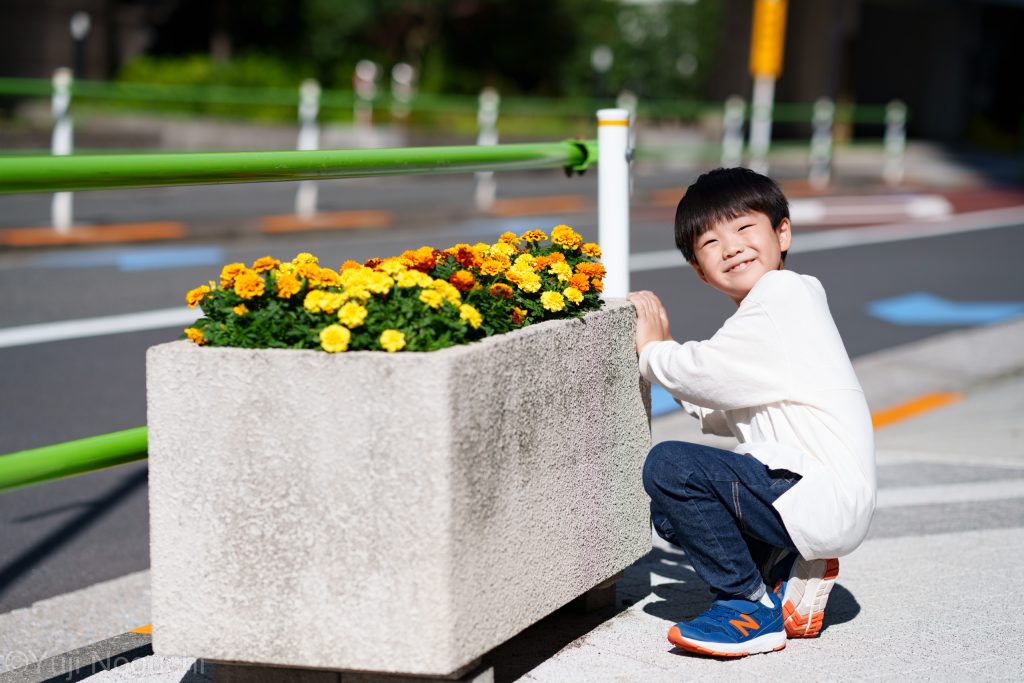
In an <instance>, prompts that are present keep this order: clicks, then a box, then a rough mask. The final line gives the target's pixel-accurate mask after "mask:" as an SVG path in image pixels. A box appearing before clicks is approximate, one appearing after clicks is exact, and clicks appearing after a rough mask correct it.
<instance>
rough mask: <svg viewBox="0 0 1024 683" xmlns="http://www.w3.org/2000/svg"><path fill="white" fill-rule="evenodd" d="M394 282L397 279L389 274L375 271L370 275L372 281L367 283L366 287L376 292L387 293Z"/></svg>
mask: <svg viewBox="0 0 1024 683" xmlns="http://www.w3.org/2000/svg"><path fill="white" fill-rule="evenodd" d="M394 284H395V281H394V280H392V279H391V277H390V276H388V275H387V274H385V273H373V274H372V275H371V276H370V281H369V282H367V283H366V288H367V289H368V290H370V291H371V292H373V293H374V294H387V293H388V292H390V291H391V288H392V287H393V286H394Z"/></svg>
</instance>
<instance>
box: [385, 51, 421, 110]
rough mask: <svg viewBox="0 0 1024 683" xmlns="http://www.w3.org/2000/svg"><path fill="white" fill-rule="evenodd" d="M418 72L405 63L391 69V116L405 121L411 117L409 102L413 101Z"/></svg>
mask: <svg viewBox="0 0 1024 683" xmlns="http://www.w3.org/2000/svg"><path fill="white" fill-rule="evenodd" d="M415 79H416V70H415V69H414V68H412V66H410V65H409V64H406V63H405V62H399V63H398V64H395V65H394V66H393V67H391V116H392V118H394V119H396V120H398V121H404V120H405V119H406V118H408V116H409V102H411V101H412V92H413V90H412V84H413V81H414V80H415Z"/></svg>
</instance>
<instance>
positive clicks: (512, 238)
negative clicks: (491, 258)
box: [498, 232, 519, 244]
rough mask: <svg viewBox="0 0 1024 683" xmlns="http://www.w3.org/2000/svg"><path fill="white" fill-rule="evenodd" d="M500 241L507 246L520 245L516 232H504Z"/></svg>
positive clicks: (499, 238)
mask: <svg viewBox="0 0 1024 683" xmlns="http://www.w3.org/2000/svg"><path fill="white" fill-rule="evenodd" d="M498 240H500V241H502V242H504V243H505V244H519V238H518V237H516V234H515V233H514V232H503V233H501V236H500V237H498Z"/></svg>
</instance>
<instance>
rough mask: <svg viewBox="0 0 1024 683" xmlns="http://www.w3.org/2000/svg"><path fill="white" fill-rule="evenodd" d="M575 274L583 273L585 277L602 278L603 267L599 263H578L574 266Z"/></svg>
mask: <svg viewBox="0 0 1024 683" xmlns="http://www.w3.org/2000/svg"><path fill="white" fill-rule="evenodd" d="M576 272H577V273H583V274H584V275H586V276H587V277H604V272H605V271H604V266H602V265H601V264H600V263H580V264H577V265H576Z"/></svg>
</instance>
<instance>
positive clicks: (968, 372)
mask: <svg viewBox="0 0 1024 683" xmlns="http://www.w3.org/2000/svg"><path fill="white" fill-rule="evenodd" d="M855 367H856V369H857V372H858V375H859V377H860V379H861V382H862V384H863V386H864V388H865V391H866V393H867V395H868V399H869V403H870V404H871V408H872V411H873V412H875V413H876V415H877V414H878V413H879V412H880V411H882V410H883V409H887V408H891V407H893V406H900V405H904V406H905V405H912V400H913V399H915V398H918V397H920V396H922V395H932V394H936V393H938V392H954V394H953V395H952V396H949V397H948V399H949V401H950V402H948V403H947V404H945V405H943V406H942V407H939V408H935V409H931V410H927V411H924V412H921V413H919V414H917V415H913V414H912V413H913V409H912V408H908V409H907V410H905V411H903V412H904V413H905V415H904V418H903V419H901V420H898V421H896V422H895V423H893V424H891V425H889V426H886V427H884V428H881V429H879V430H878V431H877V432H876V444H877V456H878V457H877V461H878V479H879V505H878V510H877V512H876V514H875V518H874V522H873V524H872V530H871V533H870V535H869V537H868V539H867V540H866V541H865V542H864V544H863V545H862V546H861V547H860V549H858V550H857V551H856V552H855V553H853V554H852V555H850V556H849V557H846V558H843V559H842V561H841V568H840V574H839V580H838V583H837V585H836V587H835V589H834V590H833V592H832V597H831V600H830V603H829V608H828V610H827V611H826V615H825V622H824V626H825V628H824V630H823V632H822V634H821V636H820V637H818V638H816V639H809V640H794V641H790V642H789V644H788V646H787V648H786V649H785V650H783V651H781V652H779V653H774V654H771V655H757V656H752V657H747V658H743V659H738V660H717V659H708V658H702V657H697V656H691V655H688V654H685V653H682V652H681V651H678V650H675V649H674V648H672V646H671V645H669V643H668V642H667V641H666V640H665V634H666V632H667V630H668V628H669V627H670V626H671V625H672V623H674V622H675V621H680V620H684V619H687V618H690V617H692V616H694V615H696V614H698V613H699V612H701V611H702V610H703V609H705V608H706V606H707V605H708V604H709V602H710V595H709V593H708V592H707V589H706V587H705V586H704V585H702V584H701V582H700V581H699V580H698V579H697V578H696V577H695V575H694V573H693V571H692V569H691V568H690V567H689V565H688V564H687V562H686V558H685V557H684V556H683V555H682V554H681V553H680V552H678V551H677V550H675V549H673V548H671V547H669V546H667V545H665V544H664V543H661V542H660V541H657V542H656V543H655V547H654V549H653V550H652V552H651V553H650V554H649V555H648V556H646V557H644V558H643V559H642V560H640V561H639V562H637V563H636V564H634V565H633V566H632V567H630V568H629V569H628V570H627V571H626V573H625V576H624V578H623V579H622V581H620V583H619V590H618V601H617V604H616V606H615V607H614V608H609V609H608V610H606V611H604V612H599V613H596V614H590V615H581V614H578V613H576V612H573V611H572V610H560V611H559V612H556V613H555V614H554V615H552V616H550V617H548V618H547V619H545V620H543V621H541V622H540V623H539V624H537V625H535V626H533V627H531V628H530V629H527V631H525V632H524V633H522V634H521V635H520V636H517V637H516V638H515V639H513V640H512V641H510V642H509V643H507V644H505V645H503V646H502V647H500V648H498V649H497V650H495V651H494V652H492V653H490V654H489V655H487V656H486V657H485V663H486V664H489V665H492V666H493V667H494V679H495V680H497V681H512V680H520V681H543V682H551V683H556V682H557V683H562V682H564V681H588V682H590V681H609V682H610V681H623V682H626V681H644V682H655V681H666V682H668V681H673V682H675V681H680V680H728V681H743V680H758V679H760V680H763V679H765V678H768V679H778V678H783V677H785V678H789V679H793V678H798V679H803V680H829V679H838V680H889V679H901V680H905V681H910V680H957V681H959V680H964V679H966V678H970V679H973V680H1021V679H1024V623H1022V621H1021V619H1020V607H1019V606H1020V605H1021V604H1022V600H1021V598H1020V596H1021V594H1022V593H1024V573H1022V572H1021V571H1020V570H1019V568H1020V567H1021V566H1024V440H1022V438H1021V437H1022V429H1024V421H1022V419H1021V417H1020V415H1021V414H1022V413H1024V320H1017V321H1015V322H1010V323H1005V324H1001V325H996V326H991V327H981V328H975V329H972V330H968V331H958V332H953V333H949V334H946V335H942V336H939V337H933V338H930V339H928V340H925V341H923V342H916V343H913V344H910V345H907V346H903V347H897V348H894V349H889V350H886V351H883V352H880V353H876V354H872V355H870V356H866V357H862V358H860V359H858V360H857V361H856V362H855ZM908 402H911V403H908ZM653 433H654V439H655V440H656V441H660V440H665V439H684V440H703V439H705V438H706V437H703V436H702V435H700V434H699V432H697V431H696V429H695V428H694V425H693V423H692V422H691V421H690V420H689V418H687V417H686V416H685V415H683V414H681V413H672V414H669V415H665V416H663V417H660V418H658V419H656V420H655V422H654V424H653ZM709 443H713V444H716V445H728V442H727V441H725V440H720V439H714V440H713V441H709ZM148 622H149V605H148V572H139V573H137V574H133V575H129V576H126V577H123V578H121V579H117V580H115V581H110V582H106V583H104V584H99V585H96V586H93V587H90V588H87V589H84V590H81V591H76V592H75V593H72V594H68V595H64V596H59V597H56V598H52V599H49V600H45V601H42V602H39V603H36V604H35V605H33V606H32V607H30V608H27V609H22V610H15V611H13V612H10V613H7V614H3V615H0V681H5V680H11V681H15V680H16V681H29V680H41V679H42V677H40V676H35V677H33V676H31V675H21V673H20V672H14V671H12V670H13V669H17V668H18V667H20V666H22V665H24V664H27V663H29V662H31V661H38V660H41V659H45V658H47V657H52V656H54V655H60V654H61V653H65V652H68V651H70V650H73V649H74V648H78V647H82V646H84V645H87V644H89V643H94V642H95V641H98V640H102V639H104V638H109V637H111V636H115V635H118V634H122V633H124V632H126V631H128V630H130V629H133V628H135V627H137V626H140V625H142V624H146V623H148ZM396 647H400V644H399V643H396ZM4 671H6V672H8V673H7V674H4V673H3V672H4ZM87 678H88V680H95V681H97V683H100V682H103V681H137V680H141V681H174V682H175V683H176V682H178V681H185V680H187V681H193V682H196V681H207V680H210V667H209V665H206V664H205V663H203V662H194V660H189V659H175V658H165V657H157V656H148V657H145V656H144V657H141V658H137V659H135V660H134V661H131V662H128V663H125V664H123V665H121V666H118V667H116V668H112V669H111V670H109V671H100V672H98V673H96V674H95V675H93V676H88V677H87ZM76 680H82V678H76ZM335 680H337V679H335ZM343 680H347V679H344V678H343Z"/></svg>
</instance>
